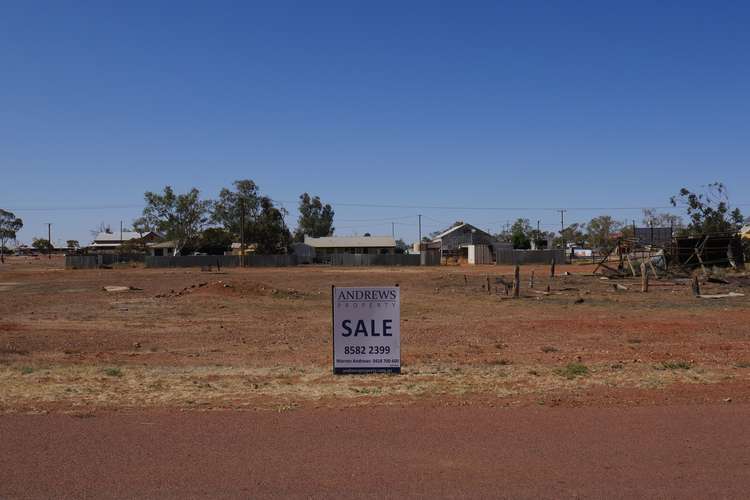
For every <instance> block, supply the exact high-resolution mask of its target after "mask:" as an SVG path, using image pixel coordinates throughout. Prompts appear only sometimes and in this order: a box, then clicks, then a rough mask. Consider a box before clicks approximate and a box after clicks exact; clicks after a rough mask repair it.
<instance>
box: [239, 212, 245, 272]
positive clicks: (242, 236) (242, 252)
mask: <svg viewBox="0 0 750 500" xmlns="http://www.w3.org/2000/svg"><path fill="white" fill-rule="evenodd" d="M240 267H245V199H244V198H240Z"/></svg>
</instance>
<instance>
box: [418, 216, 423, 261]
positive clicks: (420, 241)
mask: <svg viewBox="0 0 750 500" xmlns="http://www.w3.org/2000/svg"><path fill="white" fill-rule="evenodd" d="M418 243H419V247H418V248H419V251H420V252H422V214H419V242H418Z"/></svg>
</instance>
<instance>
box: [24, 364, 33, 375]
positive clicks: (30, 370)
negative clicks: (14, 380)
mask: <svg viewBox="0 0 750 500" xmlns="http://www.w3.org/2000/svg"><path fill="white" fill-rule="evenodd" d="M32 373H34V369H33V368H32V367H30V366H24V367H22V368H21V375H30V374H32Z"/></svg>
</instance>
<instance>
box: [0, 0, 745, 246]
mask: <svg viewBox="0 0 750 500" xmlns="http://www.w3.org/2000/svg"><path fill="white" fill-rule="evenodd" d="M657 4H658V5H657ZM748 26H750V4H749V3H747V2H729V1H726V2H705V1H704V2H695V3H693V2H687V1H685V2H673V3H669V2H653V1H648V2H612V3H606V2H601V1H591V2H589V1H578V2H567V1H559V2H531V1H521V2H514V3H508V2H500V1H497V2H487V3H483V2H459V1H456V2H441V3H438V2H434V1H426V2H416V1H413V2H411V1H408V2H405V1H394V2H385V1H378V2H374V1H373V2H357V1H342V2H325V1H320V2H309V1H304V2H283V1H273V2H265V3H263V4H261V3H253V2H232V3H229V2H219V1H216V2H196V3H190V2H185V1H180V2H176V1H175V2H170V3H163V2H157V1H153V0H149V1H147V2H135V1H128V2H119V1H118V2H114V1H112V2H105V1H97V2H64V1H51V2H35V1H29V2H23V1H18V2H15V3H11V2H4V3H3V5H2V6H0V65H1V67H0V172H1V173H2V175H1V176H0V207H3V208H8V209H11V210H14V211H15V212H16V213H17V215H20V216H21V217H23V219H24V221H25V224H26V225H25V228H24V229H23V231H22V232H21V235H20V239H21V240H22V241H25V242H30V241H31V239H32V237H34V236H43V235H44V236H46V225H45V224H44V223H45V222H52V223H53V240H55V241H59V240H65V239H68V238H73V239H79V240H81V242H82V243H83V242H87V241H89V240H90V235H89V230H90V229H92V228H93V227H95V226H97V225H98V224H99V222H102V221H103V222H106V223H109V224H111V225H112V226H113V227H117V226H119V221H120V220H124V221H125V222H126V224H127V223H129V222H130V221H131V220H132V219H133V218H134V217H136V216H138V215H139V213H140V208H139V207H140V206H142V202H143V192H144V191H146V190H159V189H161V188H162V187H163V186H164V185H166V184H171V185H173V186H174V187H175V189H177V190H179V191H184V190H187V189H189V188H190V187H192V186H196V187H198V188H199V189H200V190H201V191H202V193H203V194H204V195H205V196H208V197H214V196H216V195H217V193H218V191H219V189H220V188H221V187H222V186H228V185H230V184H231V182H232V181H233V180H235V179H241V178H251V179H253V180H255V181H256V182H257V183H258V184H259V185H260V187H261V190H262V191H263V192H264V193H267V194H268V195H269V196H271V197H272V198H274V199H276V200H281V201H283V202H284V205H285V206H286V207H287V208H289V209H290V217H289V222H290V224H291V225H294V223H295V222H296V218H297V213H296V210H295V202H294V201H295V200H296V199H297V197H298V196H299V194H300V193H301V192H303V191H308V192H310V193H312V194H317V195H320V196H321V197H322V198H323V199H324V201H330V202H332V203H333V204H334V208H335V210H336V226H337V227H338V231H337V233H339V234H352V233H353V232H357V233H359V234H362V233H364V232H366V231H369V232H371V233H373V234H390V232H391V221H395V222H398V223H399V224H397V225H396V233H397V236H401V237H403V238H404V239H406V240H407V241H413V240H415V239H416V236H417V226H416V222H417V220H416V214H418V213H422V214H425V216H427V217H426V218H425V219H424V229H423V231H424V233H428V232H430V231H434V230H436V229H439V228H440V226H441V225H445V224H449V223H451V222H452V221H454V220H457V219H462V220H466V221H467V222H472V223H474V224H476V225H478V226H480V227H483V228H490V229H491V230H492V231H498V230H499V229H500V228H501V227H502V225H503V224H504V223H505V221H507V220H513V219H515V218H517V217H528V218H529V219H531V220H532V221H533V222H534V223H535V222H536V220H541V221H542V222H541V223H542V226H543V227H544V228H546V229H554V228H558V227H559V214H558V213H556V212H555V211H553V210H539V209H538V208H543V207H547V208H552V209H554V208H558V207H559V208H566V207H567V208H570V210H569V211H568V212H567V213H566V218H567V220H571V221H580V220H587V219H589V218H591V217H592V216H595V215H599V214H601V213H610V214H611V215H613V216H616V217H617V218H620V219H623V220H630V219H632V218H636V219H640V217H639V216H640V212H639V211H638V210H615V209H609V210H604V209H598V208H600V207H601V208H605V207H641V206H662V205H666V204H667V202H668V199H669V196H670V195H672V194H674V193H675V192H676V191H677V190H678V189H679V188H680V187H681V186H687V187H690V188H700V186H701V185H705V184H707V183H709V182H712V181H715V180H720V181H723V182H725V183H726V184H727V185H728V187H729V191H730V196H731V199H732V200H733V201H734V202H735V203H737V204H743V205H744V206H741V208H743V211H744V212H745V213H746V214H747V212H750V168H748V153H749V152H750V99H749V98H748V95H749V94H748V90H749V89H750V62H749V59H748V54H750V30H748ZM344 203H350V204H357V203H359V204H371V205H379V204H380V205H408V206H413V207H414V208H378V207H355V206H348V205H343V204H344ZM444 206H450V207H497V208H503V207H506V208H511V209H509V210H459V209H457V208H452V209H439V208H426V207H444ZM524 207H528V209H524ZM535 207H536V208H535ZM587 207H591V208H596V209H594V210H583V209H582V208H587ZM362 219H366V220H362Z"/></svg>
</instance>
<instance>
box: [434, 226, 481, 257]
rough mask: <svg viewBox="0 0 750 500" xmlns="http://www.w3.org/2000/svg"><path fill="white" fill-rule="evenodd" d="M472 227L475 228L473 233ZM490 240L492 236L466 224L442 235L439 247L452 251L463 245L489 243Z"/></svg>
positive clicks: (445, 250)
mask: <svg viewBox="0 0 750 500" xmlns="http://www.w3.org/2000/svg"><path fill="white" fill-rule="evenodd" d="M472 229H476V232H475V233H473V234H472V232H471V230H472ZM492 242H493V238H492V236H490V235H489V234H487V233H485V232H484V231H482V230H481V229H477V228H475V227H473V226H469V225H467V226H464V227H462V228H460V229H457V230H456V231H453V232H452V233H450V234H447V235H445V236H443V238H442V243H443V244H442V247H441V248H442V250H443V252H453V251H456V250H458V248H459V247H461V246H463V245H491V244H492Z"/></svg>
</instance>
